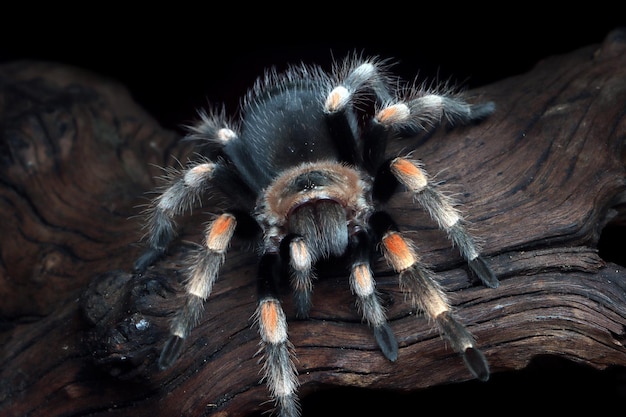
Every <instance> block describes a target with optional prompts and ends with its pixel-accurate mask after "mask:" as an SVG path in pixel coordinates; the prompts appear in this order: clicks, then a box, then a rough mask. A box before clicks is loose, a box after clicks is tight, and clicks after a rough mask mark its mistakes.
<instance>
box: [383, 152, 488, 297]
mask: <svg viewBox="0 0 626 417" xmlns="http://www.w3.org/2000/svg"><path fill="white" fill-rule="evenodd" d="M389 170H390V172H391V174H392V175H393V176H394V177H395V178H396V179H397V180H398V181H399V182H400V183H401V184H402V185H404V186H405V187H406V188H407V189H408V190H409V191H410V192H412V193H413V195H414V197H415V199H416V200H417V202H418V203H419V204H420V205H421V206H422V207H424V208H425V209H426V211H428V213H429V214H430V217H432V218H433V219H434V220H435V221H436V222H437V224H438V225H439V228H441V229H443V230H445V231H446V233H447V234H448V237H449V238H450V240H452V242H453V243H454V244H455V245H456V246H457V248H458V249H459V252H460V253H461V255H462V256H463V257H464V258H465V259H466V261H467V263H468V266H469V267H470V269H471V270H472V271H473V272H474V273H475V274H476V276H477V277H478V278H479V279H480V280H481V281H482V282H483V284H485V285H486V286H488V287H490V288H496V287H497V286H498V285H499V281H498V279H497V278H496V276H495V274H494V273H493V271H492V270H491V268H490V267H489V266H488V265H487V263H486V262H485V261H484V259H483V258H482V257H481V256H480V250H479V247H478V245H477V243H476V242H475V241H474V238H473V237H472V235H471V234H470V233H469V232H468V231H467V230H466V227H465V222H464V220H463V218H462V217H461V214H460V213H459V211H458V210H457V209H456V208H455V207H454V206H453V204H452V202H451V200H450V198H449V197H448V196H446V195H445V194H443V193H441V192H440V191H439V190H437V189H436V188H435V187H433V186H431V185H430V183H429V182H428V174H427V173H426V171H424V170H423V169H422V167H421V166H420V164H419V163H418V162H417V161H415V160H411V159H407V158H395V159H392V160H391V161H390V163H389Z"/></svg>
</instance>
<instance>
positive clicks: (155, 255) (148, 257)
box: [133, 249, 165, 274]
mask: <svg viewBox="0 0 626 417" xmlns="http://www.w3.org/2000/svg"><path fill="white" fill-rule="evenodd" d="M164 253H165V251H164V250H162V249H148V250H146V251H145V252H144V253H142V254H141V256H140V257H139V258H137V260H136V261H135V264H134V265H133V269H134V271H135V272H136V273H138V274H141V273H143V272H145V271H146V269H148V267H149V266H150V265H152V264H154V263H155V262H156V261H157V260H158V259H159V258H160V257H162V256H163V254H164Z"/></svg>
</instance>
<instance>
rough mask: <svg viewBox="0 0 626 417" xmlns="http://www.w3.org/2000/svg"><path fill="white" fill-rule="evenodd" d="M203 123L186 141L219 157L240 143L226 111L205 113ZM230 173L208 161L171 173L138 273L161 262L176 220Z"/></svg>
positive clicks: (151, 213)
mask: <svg viewBox="0 0 626 417" xmlns="http://www.w3.org/2000/svg"><path fill="white" fill-rule="evenodd" d="M200 116H201V121H200V123H199V124H198V125H196V126H190V127H189V129H190V133H189V135H187V136H186V137H185V138H184V140H193V141H200V142H202V143H203V145H204V147H208V148H210V149H211V154H212V155H214V156H216V155H218V154H219V152H218V149H221V148H223V147H224V146H225V145H226V144H227V143H228V142H230V141H232V140H235V139H237V137H238V136H237V133H236V132H235V131H234V130H232V129H230V128H229V127H228V123H227V122H226V120H225V115H224V111H223V110H222V112H221V113H218V112H215V111H214V112H213V113H210V114H209V113H206V112H201V113H200ZM227 171H228V170H227V169H226V168H225V167H224V166H223V165H222V164H220V163H214V162H212V161H210V160H208V159H206V158H204V159H202V160H201V161H200V162H194V163H193V164H191V165H189V167H187V168H186V169H184V170H181V171H178V170H172V172H170V178H172V179H171V180H170V185H169V186H168V187H167V188H166V189H165V190H164V191H163V193H161V194H160V195H159V197H157V198H156V199H155V200H154V202H153V204H152V206H151V207H150V208H149V210H148V213H147V214H148V224H147V228H148V233H147V246H148V249H147V250H146V251H145V252H144V253H143V254H142V255H141V256H140V257H139V258H138V259H137V260H136V261H135V264H134V269H135V271H136V272H139V273H141V272H143V271H145V270H146V268H147V267H149V266H150V265H152V264H153V263H154V262H155V261H156V260H157V259H159V258H160V257H161V256H163V254H164V253H165V251H166V250H167V247H168V246H169V244H170V242H171V241H172V239H173V238H174V236H175V235H176V230H175V229H176V224H175V222H174V218H175V217H176V216H180V215H182V214H183V213H185V212H186V211H188V210H191V208H192V207H193V206H194V205H195V204H196V203H198V202H199V199H200V196H201V194H202V192H204V191H205V190H206V188H207V185H208V184H209V182H210V181H212V180H214V178H215V176H216V175H217V176H220V178H218V181H222V178H221V177H223V176H224V175H226V176H228V177H229V178H230V177H231V176H230V175H228V172H227Z"/></svg>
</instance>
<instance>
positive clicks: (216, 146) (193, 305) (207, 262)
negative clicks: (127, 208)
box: [135, 55, 498, 416]
mask: <svg viewBox="0 0 626 417" xmlns="http://www.w3.org/2000/svg"><path fill="white" fill-rule="evenodd" d="M389 69H390V68H389V65H388V64H387V62H386V61H384V60H381V59H378V58H368V59H363V58H362V57H357V56H356V55H355V56H350V57H348V58H346V59H345V60H343V61H341V62H336V63H335V64H334V65H333V68H332V71H331V72H325V71H323V70H322V69H321V68H319V67H317V66H308V65H300V66H293V67H290V68H289V69H288V70H287V71H285V72H284V73H282V74H278V73H277V72H276V71H274V70H272V71H268V72H266V74H265V76H264V77H262V78H260V79H259V80H258V81H257V82H256V84H255V85H254V87H253V88H252V89H251V90H250V91H249V93H248V94H247V95H246V97H245V98H244V99H243V101H242V108H241V117H240V119H239V120H238V121H236V122H233V121H231V120H228V118H227V117H226V115H225V111H224V110H223V109H222V110H220V111H215V110H214V109H213V110H211V111H210V112H208V113H207V112H200V121H199V123H198V124H197V125H195V126H193V127H190V133H189V134H188V136H187V137H186V138H187V139H190V140H196V141H198V142H199V147H198V152H199V155H201V157H200V158H199V159H198V160H196V161H192V162H190V163H189V165H188V166H187V167H186V168H184V169H181V170H180V171H176V170H175V171H174V172H175V174H176V175H174V177H173V178H171V182H170V183H169V186H168V187H167V188H165V189H164V191H163V192H162V193H160V194H159V195H158V197H157V198H156V199H154V201H153V204H152V205H151V206H150V208H149V210H148V222H147V228H148V233H147V245H148V249H147V250H146V251H145V252H144V253H143V254H142V255H141V257H139V258H138V259H137V261H136V263H135V270H136V271H137V272H141V271H144V270H145V269H146V268H147V267H148V266H149V265H151V264H153V263H154V262H155V261H156V260H157V259H158V258H159V257H161V256H162V255H163V254H164V253H165V251H166V250H167V247H168V245H169V244H170V242H171V241H172V239H173V237H174V236H175V234H176V230H175V217H176V216H179V215H182V214H184V213H185V212H187V211H189V210H191V209H192V208H193V206H195V205H197V204H198V203H199V201H200V199H201V198H202V196H203V195H204V193H206V192H208V191H210V192H211V193H221V195H222V196H225V197H226V198H225V201H227V202H228V204H229V205H228V206H227V207H225V209H224V211H223V212H221V214H218V215H216V216H215V217H214V218H213V219H212V221H211V222H210V223H209V224H208V226H207V228H206V231H205V234H204V242H203V245H202V246H201V248H200V249H199V250H198V251H197V253H195V254H194V255H193V256H191V257H190V258H189V259H188V263H189V265H188V267H189V268H188V270H187V272H186V281H185V288H186V301H185V303H184V304H183V305H181V306H180V310H178V312H177V313H176V314H175V315H174V317H173V319H172V322H171V328H170V330H171V336H170V338H169V340H168V341H167V342H166V343H165V346H164V348H163V350H162V352H161V356H160V359H159V366H160V368H161V369H165V368H168V367H169V366H171V365H172V364H173V363H174V362H175V361H176V359H177V358H178V357H179V355H180V354H181V351H182V348H183V342H184V340H185V339H186V338H187V336H188V335H189V333H190V331H191V330H192V329H193V328H194V326H196V324H197V322H198V320H199V316H200V315H201V313H202V310H203V304H204V302H205V301H206V300H207V298H208V297H209V295H210V294H211V289H212V287H213V284H214V283H215V280H216V279H217V277H218V274H219V269H220V266H221V265H222V263H223V262H224V258H225V254H226V251H227V249H228V247H229V244H230V242H231V239H233V237H242V238H246V239H253V241H255V242H257V243H258V245H257V246H258V254H259V268H258V275H257V280H258V306H257V309H256V312H255V316H254V317H255V318H256V323H257V325H258V329H259V333H260V337H261V342H260V343H261V351H262V353H263V360H264V364H263V370H264V380H265V381H266V384H267V386H268V389H269V392H270V393H271V396H272V397H273V399H274V400H275V403H276V407H277V411H278V414H280V415H281V416H298V415H299V413H300V410H299V404H298V397H297V387H298V378H297V371H296V367H295V366H294V363H293V362H292V356H293V352H292V350H293V346H292V345H291V343H290V341H289V339H288V337H287V320H286V316H285V313H284V311H283V309H282V307H281V302H280V301H279V289H278V285H279V281H280V280H281V279H282V278H283V276H287V278H288V279H289V282H290V285H291V288H292V291H293V296H294V300H295V307H296V315H297V316H298V317H301V318H306V317H307V316H308V314H309V309H310V307H311V294H312V286H313V278H314V275H315V270H316V265H318V261H322V260H325V259H329V258H335V257H336V258H340V259H343V260H345V261H346V262H347V263H346V265H347V267H348V270H349V282H350V287H351V289H352V291H353V293H354V294H355V295H356V303H357V305H358V307H359V309H360V311H361V313H362V316H363V319H364V321H366V322H367V323H368V324H369V326H370V327H371V328H372V329H373V333H374V336H375V339H376V342H377V343H378V345H379V346H380V349H381V350H382V353H383V355H384V356H385V357H386V358H387V359H389V360H390V361H395V360H396V359H397V356H398V343H397V341H396V338H395V336H394V334H393V331H392V330H391V327H390V326H389V324H388V323H387V319H386V317H385V311H384V308H383V307H382V306H381V302H380V300H379V296H378V294H377V291H376V289H375V281H374V277H373V273H372V269H371V262H372V261H373V259H374V256H375V255H376V254H377V253H378V251H379V250H380V252H382V256H383V257H384V258H385V259H386V261H387V262H388V263H389V264H390V266H391V267H392V268H393V269H394V270H395V272H396V273H397V274H398V275H399V281H400V287H401V288H402V290H403V291H404V292H405V293H406V294H407V295H408V299H409V300H410V301H411V303H412V304H413V306H414V307H416V308H419V309H421V310H422V311H423V312H424V313H425V315H426V316H427V317H428V318H430V319H432V320H433V321H434V323H435V324H436V326H437V327H438V329H439V331H440V333H441V334H442V335H444V337H445V338H447V340H448V341H449V342H450V344H451V345H452V347H453V348H454V350H455V351H457V352H459V353H460V354H461V355H462V357H463V359H464V361H465V363H466V365H467V367H468V369H469V371H470V372H471V373H472V374H473V376H474V377H476V378H477V379H480V380H487V379H488V378H489V366H488V363H487V360H486V359H485V357H484V355H483V354H482V352H481V351H480V350H479V349H478V348H477V347H476V344H475V341H474V338H473V336H472V335H471V334H470V332H469V331H468V330H467V329H466V328H465V326H464V325H463V324H461V323H460V322H459V321H458V320H457V319H456V318H455V316H454V314H453V313H452V311H451V306H450V304H449V302H448V301H447V299H446V295H445V293H444V291H443V290H442V288H441V286H440V285H439V284H438V282H437V277H436V276H435V275H434V274H433V272H431V270H429V269H428V268H427V267H426V266H425V265H424V264H423V263H422V262H421V261H420V257H419V255H418V253H417V250H416V248H415V246H414V245H413V244H412V242H411V241H410V240H408V239H407V237H405V236H404V234H403V233H402V231H400V230H399V228H398V226H397V225H396V223H395V222H394V220H393V219H392V217H391V216H390V215H389V214H388V213H387V212H385V211H384V210H383V209H382V205H383V204H384V203H386V202H387V201H389V199H390V198H391V197H392V195H393V194H394V193H395V192H396V190H397V189H398V188H399V187H402V188H403V189H404V190H405V191H408V192H409V193H411V194H412V195H413V196H414V199H415V200H416V201H417V203H419V204H420V205H421V206H422V207H423V208H425V210H426V211H427V212H428V213H429V214H430V216H431V217H432V218H433V219H434V221H436V223H437V224H438V225H439V227H440V228H441V229H442V230H444V231H445V232H446V233H447V235H448V237H449V239H450V240H451V241H452V243H453V244H454V245H455V246H456V247H457V248H458V249H459V251H460V253H461V254H462V256H463V257H464V258H465V259H466V260H467V263H468V265H469V268H470V269H471V270H472V271H473V273H475V275H476V276H478V277H479V278H480V280H481V281H482V282H483V283H484V284H485V285H487V286H488V287H496V286H497V285H498V280H497V278H496V277H495V275H494V274H493V272H492V270H491V269H490V268H489V266H488V265H487V264H486V263H485V261H484V260H483V258H482V257H481V256H480V253H479V248H478V246H477V244H476V243H475V241H474V239H473V238H472V236H471V235H470V234H469V233H468V231H467V229H466V223H465V221H464V220H463V219H462V217H461V215H460V213H459V211H457V209H456V208H455V207H454V206H453V204H452V202H451V201H450V199H449V197H448V196H446V195H444V194H442V193H441V192H440V191H438V189H437V188H436V187H435V186H434V185H433V184H431V183H430V182H429V179H428V175H427V173H426V172H425V171H424V169H423V168H422V165H421V163H420V162H418V161H417V160H415V159H413V158H412V157H411V156H406V155H405V156H398V155H393V156H388V155H386V144H387V141H388V140H389V139H394V138H397V137H410V136H414V135H416V134H419V133H420V132H423V131H425V130H427V129H428V128H430V127H435V126H436V125H438V124H440V123H443V122H448V123H449V124H455V123H469V122H472V121H476V120H480V119H483V118H485V117H486V116H488V115H489V114H491V113H492V112H493V110H494V104H493V103H491V102H489V103H484V104H468V103H467V102H466V101H464V100H463V99H462V98H461V97H460V96H459V94H456V93H453V92H451V91H439V92H435V91H430V90H429V89H428V88H426V87H424V86H417V85H415V84H404V83H402V82H401V81H400V80H399V79H398V78H397V77H395V76H392V75H391V73H390V71H389ZM408 155H410V154H408Z"/></svg>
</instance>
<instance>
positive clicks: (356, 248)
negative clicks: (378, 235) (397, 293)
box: [350, 230, 398, 362]
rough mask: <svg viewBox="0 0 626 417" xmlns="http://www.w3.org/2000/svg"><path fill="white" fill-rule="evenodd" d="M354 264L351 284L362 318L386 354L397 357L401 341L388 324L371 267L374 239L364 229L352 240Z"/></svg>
mask: <svg viewBox="0 0 626 417" xmlns="http://www.w3.org/2000/svg"><path fill="white" fill-rule="evenodd" d="M350 246H351V253H352V254H353V257H352V261H351V262H352V265H351V267H350V287H351V288H352V292H353V293H354V294H355V295H356V296H357V306H358V307H359V309H360V310H361V313H362V314H363V319H364V320H365V321H366V322H367V323H368V324H369V325H370V326H371V327H372V329H373V330H374V337H375V338H376V342H377V343H378V346H379V347H380V349H381V351H382V352H383V355H385V357H386V358H387V359H389V360H390V361H392V362H393V361H395V360H396V359H397V358H398V341H397V340H396V337H395V335H394V334H393V330H391V327H390V326H389V324H388V323H387V318H386V316H385V311H384V309H383V307H382V306H381V304H380V300H379V297H378V293H377V292H376V282H375V281H374V276H373V274H372V270H371V267H370V259H371V249H372V247H373V246H372V241H371V239H370V236H369V234H368V233H367V232H366V231H364V230H361V231H359V232H357V233H356V234H354V235H353V236H352V239H351V244H350Z"/></svg>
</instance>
